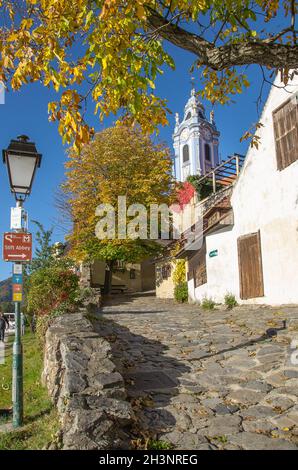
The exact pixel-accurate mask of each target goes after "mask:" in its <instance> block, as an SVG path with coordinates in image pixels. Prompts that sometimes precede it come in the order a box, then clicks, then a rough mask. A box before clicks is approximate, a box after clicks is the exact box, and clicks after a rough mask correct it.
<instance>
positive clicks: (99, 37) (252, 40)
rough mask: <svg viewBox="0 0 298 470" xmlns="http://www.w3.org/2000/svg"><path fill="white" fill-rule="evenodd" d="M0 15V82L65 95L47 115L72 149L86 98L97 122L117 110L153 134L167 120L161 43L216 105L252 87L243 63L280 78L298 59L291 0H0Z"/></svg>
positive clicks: (85, 130) (84, 131)
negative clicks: (35, 85) (188, 67)
mask: <svg viewBox="0 0 298 470" xmlns="http://www.w3.org/2000/svg"><path fill="white" fill-rule="evenodd" d="M0 13H1V26H0V52H1V60H0V79H1V80H2V81H3V82H4V83H5V84H6V85H7V86H11V87H12V88H13V89H19V88H20V87H22V85H24V84H25V83H28V82H35V81H39V82H42V83H43V84H44V85H45V86H47V87H54V89H55V90H56V91H57V92H58V91H61V93H60V95H59V100H58V101H57V102H53V103H50V104H49V112H50V119H51V120H54V121H55V120H57V121H58V122H59V131H60V133H61V134H62V135H63V139H64V140H65V141H66V142H68V143H70V142H74V146H75V148H76V149H78V148H80V146H81V144H82V143H84V142H87V141H88V140H89V138H90V135H92V134H93V129H90V128H89V127H88V125H87V123H86V122H85V120H84V110H85V107H86V104H87V103H88V102H89V101H92V102H93V104H94V107H95V113H99V115H100V118H103V117H104V116H106V115H108V114H110V113H117V112H118V111H119V110H123V112H124V113H127V114H128V115H129V116H130V117H131V120H132V121H136V122H138V123H139V124H141V125H142V126H143V128H144V129H147V130H150V131H151V130H153V129H155V128H156V126H157V125H159V124H166V123H167V117H166V115H167V110H166V103H165V101H164V100H163V99H161V98H159V97H158V96H156V95H155V94H154V82H155V80H156V77H157V74H159V73H162V70H163V66H164V65H165V66H169V67H173V68H174V67H175V63H174V61H173V59H172V57H171V56H170V55H169V54H168V52H167V50H166V47H165V46H166V42H168V43H171V44H172V45H174V46H176V47H177V48H180V49H182V50H185V51H188V52H191V53H192V54H193V56H194V63H193V70H194V71H196V70H198V71H199V72H200V82H201V91H200V92H201V94H202V96H204V97H206V98H207V99H209V100H211V101H212V102H219V103H225V102H227V101H228V100H229V99H230V97H231V96H232V95H233V94H235V93H241V91H242V89H243V88H245V87H246V86H249V83H248V81H247V78H246V76H245V73H244V68H245V67H246V66H248V65H251V64H259V65H260V67H261V68H262V71H261V73H264V74H266V72H267V71H268V73H270V74H272V73H275V72H276V71H277V70H280V71H281V72H282V77H283V80H284V83H286V82H287V80H288V72H289V69H296V68H297V63H298V45H297V26H296V14H297V2H296V0H282V1H281V0H225V1H223V0H212V1H211V0H72V1H69V0H59V1H57V0H13V1H12V0H11V1H10V0H5V1H1V0H0ZM279 24H284V26H283V27H282V28H281V27H280V26H279ZM264 77H265V75H264ZM265 79H266V80H267V79H268V78H265Z"/></svg>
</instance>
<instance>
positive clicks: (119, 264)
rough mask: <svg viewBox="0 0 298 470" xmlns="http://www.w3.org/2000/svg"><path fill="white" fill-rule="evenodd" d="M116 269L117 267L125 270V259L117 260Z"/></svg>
mask: <svg viewBox="0 0 298 470" xmlns="http://www.w3.org/2000/svg"><path fill="white" fill-rule="evenodd" d="M114 269H116V270H117V271H124V270H125V263H124V261H119V260H118V261H116V263H115V267H114Z"/></svg>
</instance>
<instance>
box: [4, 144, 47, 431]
mask: <svg viewBox="0 0 298 470" xmlns="http://www.w3.org/2000/svg"><path fill="white" fill-rule="evenodd" d="M3 162H4V164H6V166H7V171H8V177H9V183H10V190H11V192H12V193H13V194H14V195H15V199H16V209H17V208H18V209H19V210H20V214H21V217H20V219H19V222H17V223H16V224H15V225H14V226H13V228H14V231H15V232H18V233H26V232H27V226H24V221H23V212H22V207H23V203H24V201H25V199H26V197H27V196H29V195H30V193H31V188H32V183H33V180H34V176H35V173H36V169H37V168H38V167H40V163H41V154H39V153H38V152H37V150H36V146H35V144H34V143H33V142H30V141H29V137H27V136H26V135H20V136H19V137H18V138H17V140H11V142H10V144H9V146H8V148H7V149H4V150H3ZM13 273H14V275H15V273H18V275H19V276H18V279H19V280H21V283H22V261H21V260H18V261H16V262H14V265H13ZM18 282H19V281H18ZM14 287H15V286H14V285H13V288H14ZM20 289H22V284H20V285H18V290H17V292H18V293H19V292H20ZM13 295H14V294H13ZM15 297H16V298H15V299H13V300H15V339H14V343H13V362H12V364H13V365H12V367H13V370H12V402H13V426H14V427H19V426H21V425H22V424H23V350H22V341H21V300H22V294H19V295H16V296H15Z"/></svg>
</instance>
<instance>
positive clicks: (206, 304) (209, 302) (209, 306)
mask: <svg viewBox="0 0 298 470" xmlns="http://www.w3.org/2000/svg"><path fill="white" fill-rule="evenodd" d="M201 307H202V309H203V310H214V307H215V302H214V300H213V299H211V298H210V299H208V298H207V297H204V298H203V300H202V303H201Z"/></svg>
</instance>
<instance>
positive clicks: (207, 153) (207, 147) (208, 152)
mask: <svg viewBox="0 0 298 470" xmlns="http://www.w3.org/2000/svg"><path fill="white" fill-rule="evenodd" d="M205 160H207V161H208V162H211V149H210V145H209V144H205Z"/></svg>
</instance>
